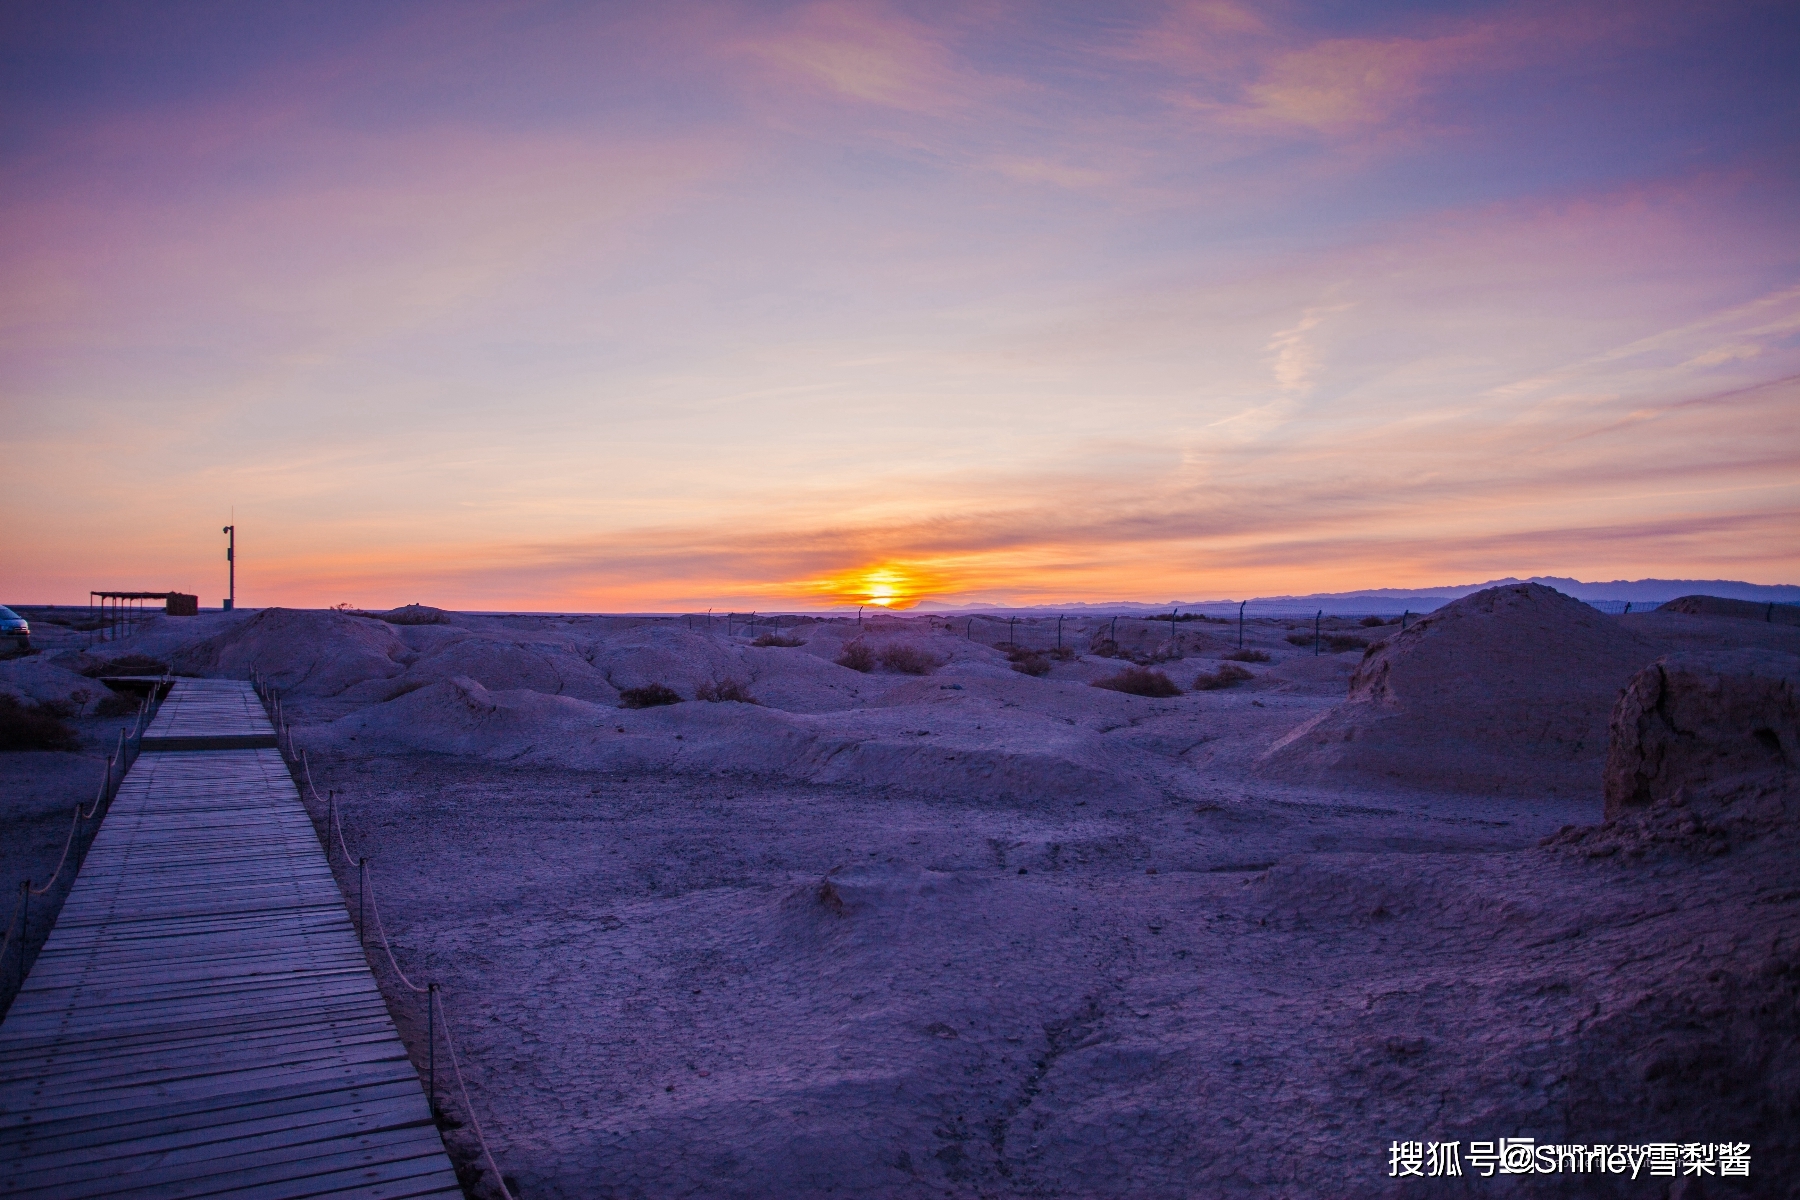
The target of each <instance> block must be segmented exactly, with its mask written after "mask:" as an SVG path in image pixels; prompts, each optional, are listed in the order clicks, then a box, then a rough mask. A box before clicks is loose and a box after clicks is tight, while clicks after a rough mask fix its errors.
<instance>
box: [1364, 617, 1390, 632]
mask: <svg viewBox="0 0 1800 1200" xmlns="http://www.w3.org/2000/svg"><path fill="white" fill-rule="evenodd" d="M1357 624H1358V625H1361V626H1362V627H1363V628H1364V629H1379V628H1381V627H1382V626H1383V625H1386V624H1387V622H1386V621H1384V620H1382V619H1381V618H1380V617H1364V618H1363V619H1362V620H1360V621H1358V622H1357Z"/></svg>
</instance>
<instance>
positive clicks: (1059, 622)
mask: <svg viewBox="0 0 1800 1200" xmlns="http://www.w3.org/2000/svg"><path fill="white" fill-rule="evenodd" d="M1062 622H1063V619H1062V614H1061V613H1058V614H1056V648H1057V649H1058V650H1061V649H1062Z"/></svg>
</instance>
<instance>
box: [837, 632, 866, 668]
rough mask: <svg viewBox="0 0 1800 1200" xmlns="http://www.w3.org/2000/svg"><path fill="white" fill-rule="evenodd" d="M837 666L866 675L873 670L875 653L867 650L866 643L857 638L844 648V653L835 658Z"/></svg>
mask: <svg viewBox="0 0 1800 1200" xmlns="http://www.w3.org/2000/svg"><path fill="white" fill-rule="evenodd" d="M837 665H838V666H840V667H849V668H850V669H851V670H852V671H861V672H862V673H863V674H865V675H866V674H868V673H869V672H870V671H873V670H874V669H875V651H873V650H871V649H870V648H869V645H868V643H867V642H865V641H863V640H862V639H861V638H857V639H856V640H855V641H854V642H851V643H850V644H849V645H848V646H845V647H844V652H843V653H842V654H840V655H838V656H837Z"/></svg>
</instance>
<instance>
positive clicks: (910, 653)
mask: <svg viewBox="0 0 1800 1200" xmlns="http://www.w3.org/2000/svg"><path fill="white" fill-rule="evenodd" d="M881 665H882V666H884V667H886V668H887V669H888V670H890V671H898V672H900V673H901V674H902V675H929V674H931V673H932V672H933V671H935V670H937V669H938V668H939V667H941V666H943V665H944V664H943V660H942V659H940V658H938V656H937V655H935V654H932V653H929V652H928V651H925V650H921V649H919V648H918V647H917V646H888V647H886V648H884V649H883V650H882V652H881Z"/></svg>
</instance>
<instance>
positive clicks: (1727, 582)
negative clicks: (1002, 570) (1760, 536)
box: [914, 575, 1800, 616]
mask: <svg viewBox="0 0 1800 1200" xmlns="http://www.w3.org/2000/svg"><path fill="white" fill-rule="evenodd" d="M1517 583H1541V584H1543V585H1545V586H1546V587H1553V588H1555V589H1556V590H1557V591H1559V592H1561V593H1563V594H1564V595H1565V596H1573V597H1574V598H1575V599H1577V600H1587V601H1605V600H1611V601H1615V602H1623V601H1627V600H1628V601H1631V602H1632V603H1633V604H1643V605H1646V606H1648V605H1651V604H1662V603H1664V602H1666V601H1669V600H1674V599H1678V598H1679V597H1682V596H1695V595H1700V596H1720V597H1723V598H1725V599H1727V600H1754V601H1756V602H1758V603H1762V604H1766V603H1769V602H1771V601H1773V602H1774V603H1776V604H1800V585H1795V584H1786V583H1779V584H1766V583H1745V582H1743V581H1741V580H1735V579H1615V580H1612V581H1611V582H1607V583H1584V582H1582V581H1581V580H1579V579H1565V578H1561V577H1559V576H1555V575H1533V576H1532V577H1531V578H1529V579H1517V578H1514V577H1512V576H1508V577H1507V578H1505V579H1490V580H1488V581H1487V582H1486V583H1459V584H1451V585H1448V586H1444V587H1423V588H1363V589H1361V590H1359V591H1354V592H1315V593H1312V594H1311V595H1305V596H1258V597H1256V598H1254V599H1252V600H1250V601H1248V602H1247V605H1246V609H1245V611H1246V613H1247V614H1261V615H1263V616H1270V615H1280V616H1287V615H1292V614H1295V613H1302V612H1304V613H1308V614H1310V613H1314V612H1317V611H1318V610H1320V609H1324V610H1325V612H1326V613H1327V614H1333V613H1335V614H1338V615H1344V616H1356V615H1362V614H1368V613H1373V614H1376V615H1392V614H1396V613H1401V612H1405V611H1407V610H1409V609H1410V610H1411V611H1413V612H1430V611H1431V610H1432V609H1435V608H1438V607H1439V606H1441V605H1444V604H1448V603H1449V602H1450V601H1452V600H1460V599H1461V598H1462V597H1464V596H1467V595H1469V594H1470V593H1472V592H1479V591H1481V590H1483V589H1484V588H1491V587H1503V586H1505V585H1507V584H1517ZM1238 603H1239V602H1238V601H1237V600H1235V599H1233V600H1167V601H1164V602H1163V603H1161V604H1154V603H1147V602H1145V601H1141V600H1119V601H1113V602H1105V603H1094V602H1089V601H1075V602H1073V603H1070V604H1031V605H1007V604H980V603H975V604H950V603H944V602H941V601H932V600H927V601H924V602H922V603H921V604H920V605H919V606H918V608H917V609H915V610H914V611H923V612H999V611H1004V612H1009V613H1019V614H1021V615H1023V614H1027V613H1075V612H1107V613H1145V614H1150V613H1167V612H1168V611H1169V610H1170V609H1172V608H1180V609H1181V610H1182V611H1183V612H1189V613H1202V614H1205V615H1207V616H1223V615H1226V614H1227V613H1229V614H1232V615H1235V614H1236V612H1237V608H1238Z"/></svg>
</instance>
